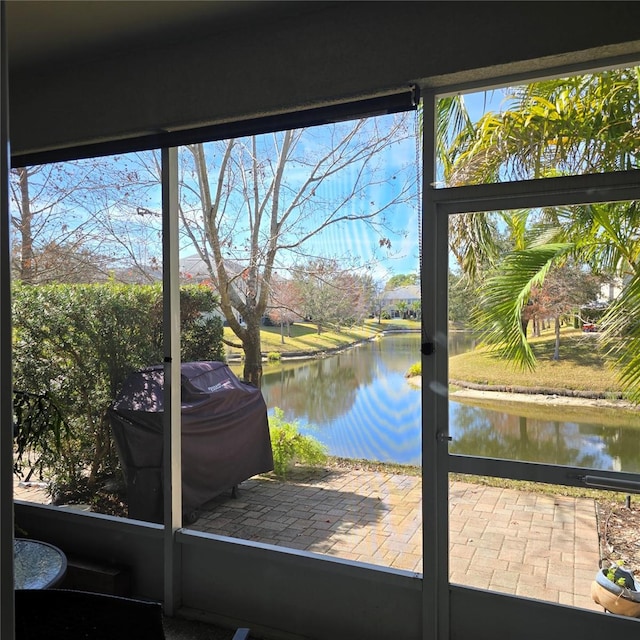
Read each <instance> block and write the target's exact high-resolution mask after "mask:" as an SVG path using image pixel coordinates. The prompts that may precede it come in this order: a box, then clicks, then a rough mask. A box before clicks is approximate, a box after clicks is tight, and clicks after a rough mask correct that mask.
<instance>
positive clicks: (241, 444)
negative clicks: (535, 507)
mask: <svg viewBox="0 0 640 640" xmlns="http://www.w3.org/2000/svg"><path fill="white" fill-rule="evenodd" d="M181 385H182V389H181V395H182V400H181V412H182V502H183V513H184V514H185V515H187V514H193V513H194V512H195V511H196V510H197V509H198V508H199V507H201V506H202V505H203V504H204V503H206V502H207V501H209V500H211V499H212V498H214V497H215V496H216V495H218V494H219V493H220V492H222V491H224V490H226V489H231V488H232V487H234V486H235V485H237V484H239V483H240V482H242V481H243V480H246V479H247V478H250V477H252V476H254V475H257V474H259V473H265V472H267V471H271V470H272V469H273V455H272V452H271V440H270V438H269V423H268V419H267V407H266V404H265V401H264V398H263V397H262V393H261V392H260V390H259V389H257V388H256V387H253V386H251V385H249V384H246V383H244V382H241V381H240V380H239V379H238V378H237V377H236V376H235V375H234V374H233V372H232V371H231V370H230V369H229V367H228V366H227V365H226V364H224V363H222V362H185V363H182V369H181ZM163 389H164V368H163V365H157V366H153V367H150V368H148V369H143V370H141V371H137V372H135V373H133V374H131V375H130V376H129V377H128V378H127V379H126V380H125V382H124V385H123V386H122V390H121V391H120V393H119V394H118V396H117V398H116V399H115V401H114V402H113V403H112V405H111V407H110V408H109V418H110V423H111V429H112V431H113V436H114V439H115V442H116V446H117V449H118V454H119V457H120V463H121V465H122V468H123V471H124V475H125V478H126V480H127V485H128V488H129V516H130V517H132V518H138V519H144V520H152V521H157V522H160V521H162V503H163V498H162V480H161V478H162V451H163V412H164V394H163ZM190 519H193V518H190Z"/></svg>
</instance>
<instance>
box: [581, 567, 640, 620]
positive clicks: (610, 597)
mask: <svg viewBox="0 0 640 640" xmlns="http://www.w3.org/2000/svg"><path fill="white" fill-rule="evenodd" d="M591 598H592V599H593V601H594V602H595V603H597V604H599V605H601V606H602V607H604V609H605V610H606V611H609V612H610V613H616V614H618V615H621V616H630V617H632V618H638V617H640V584H639V583H638V582H637V581H636V579H635V578H634V575H633V572H632V571H630V570H628V569H625V568H624V566H623V562H622V561H618V562H617V563H616V564H612V565H611V566H610V567H608V568H604V569H600V571H598V573H597V574H596V579H595V580H594V581H593V582H592V583H591Z"/></svg>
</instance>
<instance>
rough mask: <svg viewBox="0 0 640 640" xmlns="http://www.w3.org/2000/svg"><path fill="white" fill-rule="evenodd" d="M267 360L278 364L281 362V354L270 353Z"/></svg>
mask: <svg viewBox="0 0 640 640" xmlns="http://www.w3.org/2000/svg"><path fill="white" fill-rule="evenodd" d="M267 360H268V361H269V362H280V360H282V354H281V353H278V352H277V351H270V352H269V353H268V354H267Z"/></svg>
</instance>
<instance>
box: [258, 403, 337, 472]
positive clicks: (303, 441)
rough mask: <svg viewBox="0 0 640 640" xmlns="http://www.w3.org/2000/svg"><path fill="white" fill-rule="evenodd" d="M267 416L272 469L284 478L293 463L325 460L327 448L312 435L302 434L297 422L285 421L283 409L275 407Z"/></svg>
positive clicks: (322, 461) (315, 463)
mask: <svg viewBox="0 0 640 640" xmlns="http://www.w3.org/2000/svg"><path fill="white" fill-rule="evenodd" d="M273 412H274V414H273V416H270V417H269V432H270V434H271V448H272V449H273V470H274V472H275V474H276V475H277V476H278V477H280V478H284V477H286V475H287V471H288V470H289V469H290V468H291V466H293V464H295V463H296V462H299V463H300V464H304V465H308V466H316V465H322V464H324V463H325V462H326V461H327V449H326V447H325V445H323V444H322V443H321V442H318V440H316V439H315V438H313V437H312V436H305V435H302V434H301V433H300V431H299V427H298V423H297V422H286V421H285V419H284V411H282V409H280V408H278V407H275V408H274V410H273Z"/></svg>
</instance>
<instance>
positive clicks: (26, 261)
mask: <svg viewBox="0 0 640 640" xmlns="http://www.w3.org/2000/svg"><path fill="white" fill-rule="evenodd" d="M18 178H19V184H20V198H21V201H22V202H21V208H22V216H21V222H20V243H21V249H20V254H21V258H20V279H21V280H22V282H24V283H26V284H32V283H33V237H32V232H31V203H30V200H29V174H28V173H27V169H26V168H22V169H18Z"/></svg>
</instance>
